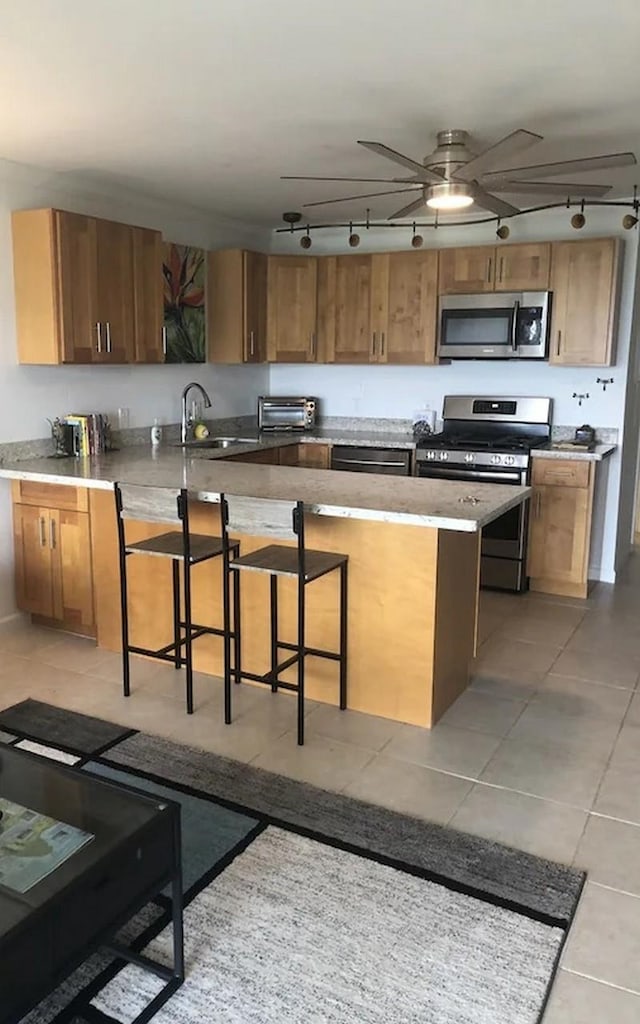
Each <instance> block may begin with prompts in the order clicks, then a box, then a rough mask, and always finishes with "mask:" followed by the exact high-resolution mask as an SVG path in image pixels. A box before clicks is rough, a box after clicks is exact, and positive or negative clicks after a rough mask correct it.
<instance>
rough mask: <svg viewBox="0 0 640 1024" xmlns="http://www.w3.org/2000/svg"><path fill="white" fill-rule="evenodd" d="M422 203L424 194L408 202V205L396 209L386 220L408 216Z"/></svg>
mask: <svg viewBox="0 0 640 1024" xmlns="http://www.w3.org/2000/svg"><path fill="white" fill-rule="evenodd" d="M424 205H425V198H424V196H420V198H419V199H414V201H413V202H412V203H409V204H408V206H403V207H402V209H401V210H396V211H395V213H392V214H391V216H390V217H387V220H396V219H397V218H398V217H408V216H409V214H411V213H415V212H416V210H419V209H420V208H421V207H423V206H424Z"/></svg>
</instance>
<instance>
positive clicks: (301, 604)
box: [298, 574, 305, 747]
mask: <svg viewBox="0 0 640 1024" xmlns="http://www.w3.org/2000/svg"><path fill="white" fill-rule="evenodd" d="M304 627H305V587H304V576H303V575H302V574H300V575H299V576H298V746H300V747H301V746H303V744H304V661H305V658H304V633H305V629H304Z"/></svg>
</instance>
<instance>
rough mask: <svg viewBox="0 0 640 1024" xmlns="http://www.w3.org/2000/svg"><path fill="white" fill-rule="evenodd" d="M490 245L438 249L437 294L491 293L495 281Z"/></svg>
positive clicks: (492, 254) (493, 260) (492, 252)
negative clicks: (438, 273) (438, 282)
mask: <svg viewBox="0 0 640 1024" xmlns="http://www.w3.org/2000/svg"><path fill="white" fill-rule="evenodd" d="M495 256H496V250H495V247H494V246H493V245H475V246H472V247H469V248H462V249H441V250H440V275H439V277H440V285H439V292H440V295H455V294H456V293H461V294H465V293H466V292H469V293H471V294H472V293H473V292H492V291H493V283H494V280H495Z"/></svg>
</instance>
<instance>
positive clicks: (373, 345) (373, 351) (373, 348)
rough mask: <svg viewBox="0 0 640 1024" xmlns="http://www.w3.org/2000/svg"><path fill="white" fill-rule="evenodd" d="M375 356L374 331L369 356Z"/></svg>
mask: <svg viewBox="0 0 640 1024" xmlns="http://www.w3.org/2000/svg"><path fill="white" fill-rule="evenodd" d="M375 354H376V332H375V331H374V332H373V334H372V335H371V355H372V356H375Z"/></svg>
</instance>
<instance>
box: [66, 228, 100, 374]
mask: <svg viewBox="0 0 640 1024" xmlns="http://www.w3.org/2000/svg"><path fill="white" fill-rule="evenodd" d="M54 219H55V238H56V261H57V283H58V308H59V318H60V336H61V346H60V348H61V358H62V362H63V363H92V362H98V361H99V360H100V358H101V355H100V349H101V347H102V346H101V344H100V339H99V337H98V311H97V305H98V277H97V235H96V221H95V220H94V218H93V217H84V216H83V215H82V214H79V213H64V212H62V211H61V210H56V211H55V215H54Z"/></svg>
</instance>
